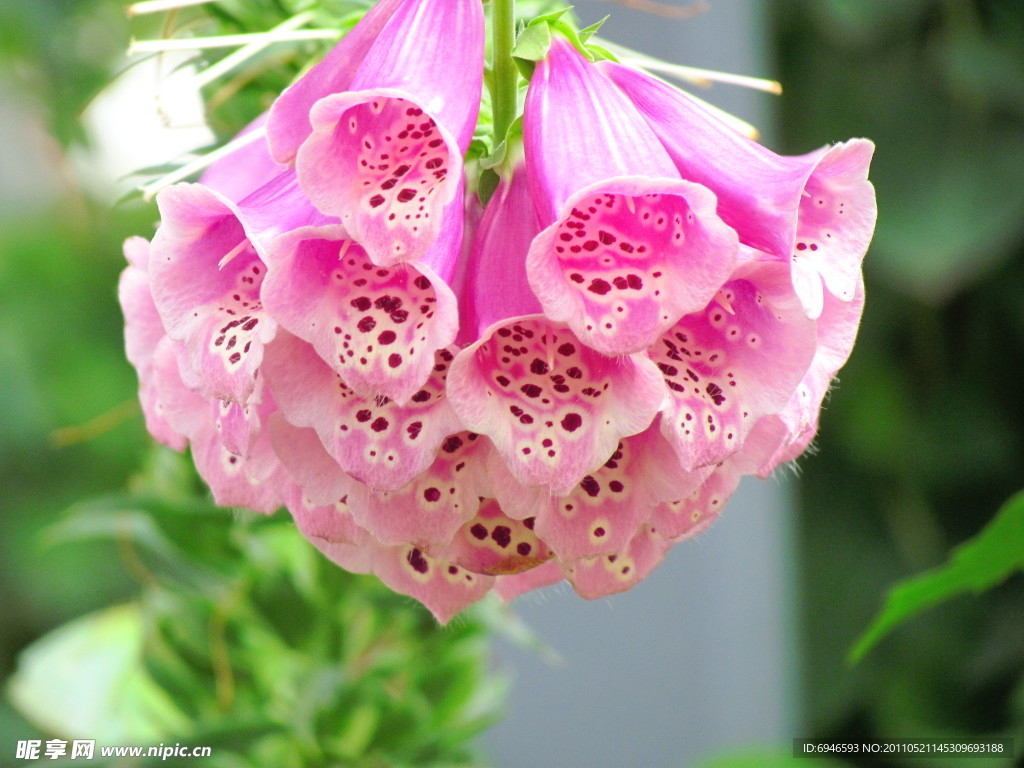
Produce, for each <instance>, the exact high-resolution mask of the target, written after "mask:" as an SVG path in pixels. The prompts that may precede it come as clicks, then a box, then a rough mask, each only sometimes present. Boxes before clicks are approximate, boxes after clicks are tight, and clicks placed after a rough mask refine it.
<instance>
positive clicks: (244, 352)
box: [149, 172, 325, 405]
mask: <svg viewBox="0 0 1024 768" xmlns="http://www.w3.org/2000/svg"><path fill="white" fill-rule="evenodd" d="M157 205H158V206H159V208H160V214H161V224H160V227H159V228H158V229H157V232H156V235H155V236H154V238H153V244H152V253H151V255H150V267H149V274H150V280H151V283H152V290H153V298H154V301H155V303H156V307H157V310H158V311H159V313H160V318H161V320H162V321H163V325H164V327H165V328H166V329H167V333H168V335H169V336H170V337H171V338H172V339H174V340H175V341H180V342H182V343H184V344H185V346H186V348H187V350H188V360H189V364H190V368H191V371H192V374H193V375H194V377H195V378H196V379H197V380H198V381H199V385H200V389H201V391H202V394H203V395H204V396H205V397H216V398H221V399H225V400H230V401H233V402H238V403H241V404H243V405H244V404H245V403H246V402H247V401H248V399H249V397H250V395H251V394H252V392H253V389H254V387H255V386H256V372H257V370H258V369H259V366H260V361H261V359H262V352H263V346H264V345H265V344H266V343H267V342H268V341H270V339H272V338H273V336H274V333H275V331H276V329H277V322H276V321H275V320H274V319H273V318H272V317H270V315H269V314H268V313H267V312H266V311H265V309H264V307H263V303H262V300H261V298H260V288H261V286H262V283H263V279H264V277H265V276H266V273H267V267H266V263H265V261H264V255H265V253H266V248H267V244H268V243H269V241H270V240H271V239H272V238H273V237H274V236H275V235H277V234H279V233H281V232H286V231H288V230H289V229H293V228H296V227H299V226H304V225H308V224H312V223H321V222H323V221H324V218H325V217H323V215H322V214H320V213H319V212H318V211H317V210H316V209H315V208H313V207H312V206H310V205H309V203H308V202H307V201H306V200H305V198H304V197H303V196H302V193H301V190H300V189H299V187H298V184H297V182H296V180H295V175H294V173H293V172H285V173H282V174H280V175H279V176H277V177H275V178H274V179H273V180H272V181H270V182H269V183H267V184H265V185H264V186H262V187H260V188H259V189H257V190H254V191H253V192H252V193H251V194H249V195H248V196H246V197H245V198H244V199H243V200H241V201H240V202H238V203H235V202H233V201H231V200H230V199H228V198H226V197H225V196H223V195H221V194H219V193H217V192H215V191H213V190H212V189H209V188H208V187H206V186H204V185H202V184H176V185H174V186H172V187H169V188H168V189H165V190H163V191H162V192H161V193H160V194H159V195H158V196H157Z"/></svg>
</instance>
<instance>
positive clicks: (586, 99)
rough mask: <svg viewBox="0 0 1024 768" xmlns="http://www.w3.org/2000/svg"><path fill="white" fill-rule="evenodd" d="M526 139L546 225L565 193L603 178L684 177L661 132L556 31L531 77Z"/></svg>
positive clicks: (539, 212) (561, 205) (561, 207)
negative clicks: (676, 167) (672, 158)
mask: <svg viewBox="0 0 1024 768" xmlns="http://www.w3.org/2000/svg"><path fill="white" fill-rule="evenodd" d="M523 143H524V145H525V148H526V163H527V168H528V172H529V179H530V189H531V191H532V194H533V198H534V203H535V205H536V206H537V215H538V217H539V218H540V222H541V225H542V226H547V225H549V224H550V223H551V222H553V221H554V220H555V219H556V218H558V216H559V215H562V216H563V217H564V215H565V214H564V207H565V204H566V201H567V200H568V199H569V198H570V197H572V196H573V195H574V194H575V193H576V192H577V191H578V190H580V189H583V188H584V187H589V186H591V185H593V184H595V183H597V182H600V181H603V180H605V179H609V178H613V177H618V176H631V175H636V176H646V177H652V178H658V177H662V178H666V179H678V178H679V174H678V173H677V172H676V170H675V167H674V166H673V164H672V160H671V158H670V157H669V156H668V154H667V153H666V152H665V149H664V148H663V147H662V146H661V143H660V142H659V141H658V138H657V136H655V134H654V132H653V131H652V130H651V129H650V127H649V126H648V125H647V123H646V121H645V120H644V119H643V117H642V116H641V115H640V113H639V112H638V111H637V110H636V109H635V108H634V107H633V105H632V104H630V103H629V100H628V99H626V98H625V96H623V94H622V93H621V92H620V91H619V89H618V88H616V87H615V85H614V84H613V83H612V82H611V81H609V80H608V79H607V78H606V77H605V76H604V75H602V74H601V72H600V71H599V70H598V69H597V67H595V66H594V65H593V64H592V63H590V62H589V61H587V60H586V59H585V58H583V56H582V55H581V54H580V53H579V52H578V51H577V50H576V49H575V48H574V47H573V45H572V44H571V43H569V42H568V41H567V40H565V39H564V38H561V37H558V36H556V37H555V38H554V39H553V40H552V42H551V47H550V48H549V49H548V55H547V57H546V58H545V59H544V60H542V61H540V62H538V63H537V68H536V69H535V70H534V73H533V76H532V77H531V78H530V87H529V89H528V90H527V93H526V103H525V105H524V109H523ZM567 147H568V148H569V149H570V151H567ZM560 212H562V213H561V214H560Z"/></svg>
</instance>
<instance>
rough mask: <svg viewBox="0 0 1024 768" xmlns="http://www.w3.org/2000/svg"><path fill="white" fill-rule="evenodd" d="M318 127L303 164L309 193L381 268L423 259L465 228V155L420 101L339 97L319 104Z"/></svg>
mask: <svg viewBox="0 0 1024 768" xmlns="http://www.w3.org/2000/svg"><path fill="white" fill-rule="evenodd" d="M310 121H311V122H312V125H313V133H312V134H311V135H310V137H309V139H307V140H306V142H305V143H304V144H303V145H302V148H301V149H300V150H299V154H298V159H297V161H296V167H297V170H298V173H299V180H300V182H301V184H302V188H303V189H304V190H305V192H306V194H307V195H308V196H309V199H310V200H311V201H312V202H313V204H314V205H315V206H316V207H317V208H319V209H320V210H321V211H323V212H324V213H325V214H329V215H334V216H339V217H340V218H341V221H342V223H343V224H344V226H345V228H346V229H347V230H348V232H349V233H350V234H351V235H352V237H353V238H355V240H356V241H358V242H359V243H360V244H361V245H362V246H363V247H364V248H365V249H366V252H367V253H368V254H369V256H370V258H371V259H372V260H373V262H374V263H375V264H380V265H382V266H390V265H392V264H396V263H398V262H402V261H412V260H415V259H420V258H423V257H424V256H425V255H426V254H427V251H428V249H429V247H430V246H431V244H432V243H433V242H434V241H435V240H436V239H437V238H438V236H439V235H440V234H441V232H442V230H443V229H444V228H445V227H446V226H447V227H448V228H449V229H450V228H451V227H452V222H453V221H458V222H459V223H460V224H461V215H462V196H461V189H462V154H463V150H462V149H461V148H460V147H459V145H458V143H457V141H456V139H455V137H454V136H453V135H452V134H451V133H450V132H449V131H448V129H447V128H446V127H445V126H444V125H442V124H440V123H438V122H437V121H436V120H435V118H434V116H433V115H431V114H430V113H429V111H427V110H425V109H424V107H423V106H421V105H420V103H419V102H418V101H417V99H416V97H414V96H412V95H410V94H408V93H406V92H404V91H396V90H394V89H375V90H372V91H353V92H348V93H341V94H336V95H334V96H328V97H326V98H324V99H321V100H320V101H318V102H317V103H316V105H315V106H314V108H313V110H312V111H311V112H310ZM460 235H461V228H460V233H459V236H456V237H455V242H458V241H459V239H460Z"/></svg>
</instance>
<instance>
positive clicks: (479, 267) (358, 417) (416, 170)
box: [119, 0, 875, 622]
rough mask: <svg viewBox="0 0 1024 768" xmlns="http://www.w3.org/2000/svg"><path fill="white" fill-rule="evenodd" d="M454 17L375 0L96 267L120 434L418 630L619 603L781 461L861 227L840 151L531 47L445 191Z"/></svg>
mask: <svg viewBox="0 0 1024 768" xmlns="http://www.w3.org/2000/svg"><path fill="white" fill-rule="evenodd" d="M481 14H482V9H481V4H480V3H479V2H478V0H383V2H380V3H378V4H377V5H376V6H375V7H374V8H373V9H372V10H371V11H370V12H369V13H368V14H367V15H366V17H365V18H364V19H363V21H362V22H360V23H359V24H358V25H356V27H355V28H354V29H353V30H352V32H350V33H349V34H348V35H346V36H345V38H344V39H343V40H342V42H341V43H340V44H339V45H338V46H336V47H335V48H334V49H333V50H332V51H331V53H329V54H328V56H327V57H326V58H325V59H324V60H323V61H322V62H321V63H320V64H319V65H317V66H316V67H314V68H313V69H312V70H310V71H309V72H308V73H307V74H306V75H305V76H303V77H302V78H301V79H300V80H299V81H298V82H296V84H295V85H293V86H292V87H291V88H289V89H288V90H287V91H285V92H284V93H283V94H282V95H281V96H280V97H279V98H278V99H277V101H276V102H275V103H274V105H273V107H272V108H271V110H270V112H269V115H268V116H266V117H265V118H263V117H261V118H258V119H257V120H256V121H255V122H254V123H253V124H252V125H250V126H249V127H248V128H247V129H246V131H247V132H252V131H258V130H261V126H262V124H263V120H264V119H265V120H266V123H265V125H266V132H267V139H266V142H264V141H261V140H259V139H257V140H256V141H250V142H248V143H244V139H243V144H244V145H243V146H242V148H241V149H239V150H238V151H236V152H233V153H232V154H230V155H228V156H227V157H226V158H225V159H223V160H221V161H219V162H218V163H216V164H214V165H213V166H212V167H211V168H210V169H209V170H208V171H207V172H206V174H204V176H203V177H202V179H201V180H200V183H199V184H179V185H175V186H174V187H171V188H169V189H167V190H165V191H164V192H163V193H161V195H160V196H159V199H158V203H159V206H160V212H161V215H162V218H163V220H162V223H161V225H160V227H159V229H158V230H157V233H156V236H155V237H154V240H153V244H152V247H150V246H149V244H147V243H146V241H144V240H142V239H141V238H139V239H133V240H130V241H129V242H128V243H126V246H125V250H126V255H127V257H128V259H129V266H128V268H127V269H126V270H125V272H124V274H123V276H122V279H121V284H120V286H119V295H120V298H121V302H122V306H123V307H124V311H125V317H126V350H127V354H128V357H129V359H130V361H131V362H132V363H133V364H134V365H135V366H136V368H137V370H138V373H139V380H140V399H141V400H142V403H143V409H144V412H145V414H146V420H147V426H148V427H149V429H150V431H151V432H152V433H153V434H154V436H155V437H156V438H157V439H158V440H160V441H162V442H164V443H166V444H168V445H170V446H172V447H174V448H177V449H182V448H184V447H185V445H189V446H191V450H192V454H193V457H194V460H195V463H196V466H197V468H198V470H199V472H200V474H201V475H202V477H203V478H204V479H205V480H206V482H207V483H208V484H209V485H210V487H211V489H212V491H213V493H214V497H215V499H216V500H217V502H218V503H221V504H226V505H242V506H250V507H252V508H254V509H258V510H260V511H263V512H270V511H272V510H273V509H274V508H275V507H277V506H278V505H282V504H283V505H284V506H285V507H287V509H288V510H289V512H290V513H291V515H292V516H293V518H294V519H295V521H296V524H297V526H298V528H299V530H300V531H301V532H302V533H303V534H304V535H305V536H306V537H307V538H309V539H310V541H311V542H313V544H314V545H315V546H316V547H318V548H319V549H320V550H321V551H323V552H324V554H325V555H327V556H328V557H330V558H331V559H332V560H334V561H335V562H336V563H338V564H339V565H341V566H342V567H344V568H346V569H348V570H351V571H354V572H360V573H373V574H376V575H377V576H378V577H379V578H381V579H382V580H383V581H384V582H385V583H386V584H388V585H389V586H390V587H391V588H392V589H395V590H396V591H399V592H402V593H404V594H406V595H410V596H412V597H414V598H415V599H417V600H420V601H421V602H423V603H424V604H425V605H426V606H427V607H428V608H429V609H430V610H431V611H432V612H433V613H434V615H435V616H436V617H437V618H438V619H439V620H440V621H442V622H443V621H447V620H448V619H449V618H451V616H452V615H454V614H455V613H456V612H458V611H459V610H461V609H462V608H464V607H466V606H467V605H469V604H471V603H472V602H474V601H476V600H479V599H480V598H481V597H483V595H484V594H485V593H487V592H488V591H489V590H491V589H492V588H493V589H495V591H497V592H498V593H499V594H500V595H501V596H502V597H503V598H505V599H511V598H512V597H514V596H516V595H518V594H521V593H522V592H524V591H528V590H531V589H535V588H537V587H540V586H543V585H545V584H549V583H553V582H555V581H558V580H561V579H563V578H564V579H568V580H569V581H570V582H571V583H572V586H573V588H574V589H575V590H576V591H577V593H579V594H580V595H582V596H583V597H586V598H589V599H593V598H597V597H602V596H605V595H610V594H613V593H615V592H621V591H623V590H626V589H629V588H631V587H633V586H634V585H636V584H637V583H638V582H639V581H641V580H642V579H643V578H645V577H646V576H647V575H648V574H649V573H650V572H651V570H652V569H653V568H654V567H655V566H656V565H657V564H658V563H659V562H660V561H661V559H662V558H663V557H664V555H665V553H666V552H667V551H668V550H669V549H670V548H671V547H672V546H673V545H674V544H675V543H678V542H680V541H683V540H685V539H688V538H690V537H692V536H694V535H696V534H698V533H699V532H700V531H702V530H704V529H705V528H707V527H708V526H709V525H710V524H711V523H712V522H713V521H714V520H715V519H716V518H717V516H718V515H719V514H720V513H721V511H722V508H723V507H724V505H725V503H726V501H727V499H728V498H729V496H730V495H731V494H732V493H733V491H734V490H735V488H736V487H737V485H738V483H739V481H740V479H741V478H742V477H743V476H745V475H749V474H754V475H760V476H762V477H763V476H765V475H766V474H768V473H769V472H771V471H772V470H773V469H774V468H775V467H777V466H778V465H779V464H780V463H783V462H786V461H790V460H792V459H794V458H795V457H796V456H798V455H799V454H800V453H801V452H802V451H803V450H804V449H805V448H806V447H807V445H808V444H809V442H810V441H811V440H812V439H813V437H814V434H815V432H816V430H817V424H818V414H819V411H820V408H821V403H822V399H823V398H824V397H825V395H826V392H827V391H828V387H829V386H830V382H831V381H832V379H833V378H834V376H835V374H836V372H837V371H838V370H839V368H840V367H841V366H842V364H843V363H844V362H845V361H846V358H847V357H848V356H849V354H850V351H851V349H852V345H853V340H854V337H855V335H856V330H857V325H858V323H859V319H860V313H861V311H862V308H863V281H862V278H861V277H860V261H861V259H862V257H863V255H864V250H865V249H866V247H867V241H868V239H869V238H870V233H871V229H872V228H873V224H874V216H875V211H874V198H873V191H872V189H871V186H870V184H869V183H868V182H867V180H866V173H867V164H868V162H869V160H870V154H871V145H870V142H867V141H864V140H854V141H851V142H848V143H847V144H845V145H839V146H837V147H832V148H824V149H822V150H819V151H818V152H815V153H812V154H810V155H807V156H804V157H796V158H791V157H779V156H777V155H775V154H773V153H771V152H770V151H768V150H767V149H765V148H763V147H761V146H760V145H758V144H755V143H753V142H750V141H749V140H747V139H743V138H741V137H739V136H738V135H736V134H735V133H733V132H732V130H731V129H730V128H727V127H725V126H723V125H721V124H719V123H718V122H717V119H716V118H714V117H712V116H710V115H709V114H707V113H705V112H704V111H703V107H700V106H699V105H697V104H696V103H695V102H692V101H690V100H689V99H688V97H685V96H682V95H680V94H678V93H677V92H675V91H674V90H673V89H671V88H670V87H669V86H666V85H664V84H662V83H659V82H658V81H654V80H653V79H651V78H648V77H647V76H645V75H641V74H639V73H634V72H633V71H631V70H628V69H627V68H625V67H622V66H621V65H618V64H615V63H612V62H600V63H597V64H595V63H592V62H591V61H590V60H589V59H588V57H587V56H585V55H583V54H582V53H580V52H579V51H578V50H577V48H576V47H575V45H574V44H572V43H570V42H569V41H568V40H567V39H565V38H563V37H561V36H560V35H559V34H557V33H556V34H555V36H554V39H553V42H552V44H551V47H550V50H549V51H548V52H547V53H546V54H545V55H544V56H542V57H541V59H540V61H539V62H538V63H537V66H536V69H535V71H534V74H533V77H532V80H531V82H530V85H529V90H528V93H527V98H526V103H525V110H524V115H523V136H522V140H521V141H520V140H519V139H518V138H517V136H516V131H514V130H513V131H509V132H507V133H504V132H503V135H502V136H497V135H496V136H495V141H496V142H497V141H501V140H504V144H503V145H501V149H500V152H496V155H500V154H501V152H503V153H504V155H503V160H502V161H501V162H500V163H499V164H498V166H497V167H496V171H497V172H498V177H499V179H500V181H499V183H498V185H497V189H496V190H495V191H494V193H493V195H492V196H491V197H490V199H489V201H488V202H487V205H486V207H485V208H484V207H482V206H481V205H479V204H477V201H476V197H475V196H473V197H471V198H470V200H469V203H468V205H464V203H465V200H464V195H465V191H464V186H465V181H466V179H465V178H464V177H465V172H466V168H465V167H464V165H463V155H464V154H465V153H466V151H467V147H468V146H469V141H470V138H471V136H472V134H473V129H474V126H475V123H476V118H477V110H478V108H479V106H480V92H481V80H482V73H483V36H482V15H481ZM496 133H497V132H496ZM246 135H251V133H247V134H246ZM474 146H476V145H474ZM473 151H475V150H473ZM470 167H473V166H472V165H470ZM475 187H476V185H475V184H473V185H472V188H475Z"/></svg>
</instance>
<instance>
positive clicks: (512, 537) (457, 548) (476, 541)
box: [442, 499, 552, 576]
mask: <svg viewBox="0 0 1024 768" xmlns="http://www.w3.org/2000/svg"><path fill="white" fill-rule="evenodd" d="M533 524H534V518H532V517H528V518H526V519H524V520H513V519H511V518H509V517H508V516H506V515H505V513H504V512H503V511H502V509H501V506H500V505H499V504H498V502H497V501H496V500H495V499H484V500H483V501H481V502H480V507H479V509H478V510H477V513H476V516H475V517H474V518H473V519H471V520H469V521H468V522H467V523H466V524H465V525H463V526H462V527H461V528H460V529H459V531H458V533H457V534H456V535H455V538H454V540H453V541H452V542H451V544H450V545H448V546H447V547H445V548H443V550H442V551H443V552H444V556H445V558H446V559H448V560H451V562H453V563H455V564H457V565H460V566H462V567H463V568H465V569H466V570H469V571H472V572H474V573H482V574H487V575H490V576H500V575H507V574H514V573H521V572H522V571H526V570H529V569H531V568H535V567H537V566H538V565H540V564H541V563H543V562H545V561H547V560H548V559H549V558H551V556H552V553H551V550H550V549H548V547H547V545H545V543H544V542H543V541H541V540H540V539H539V538H538V537H537V535H536V534H535V533H534V532H533Z"/></svg>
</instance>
